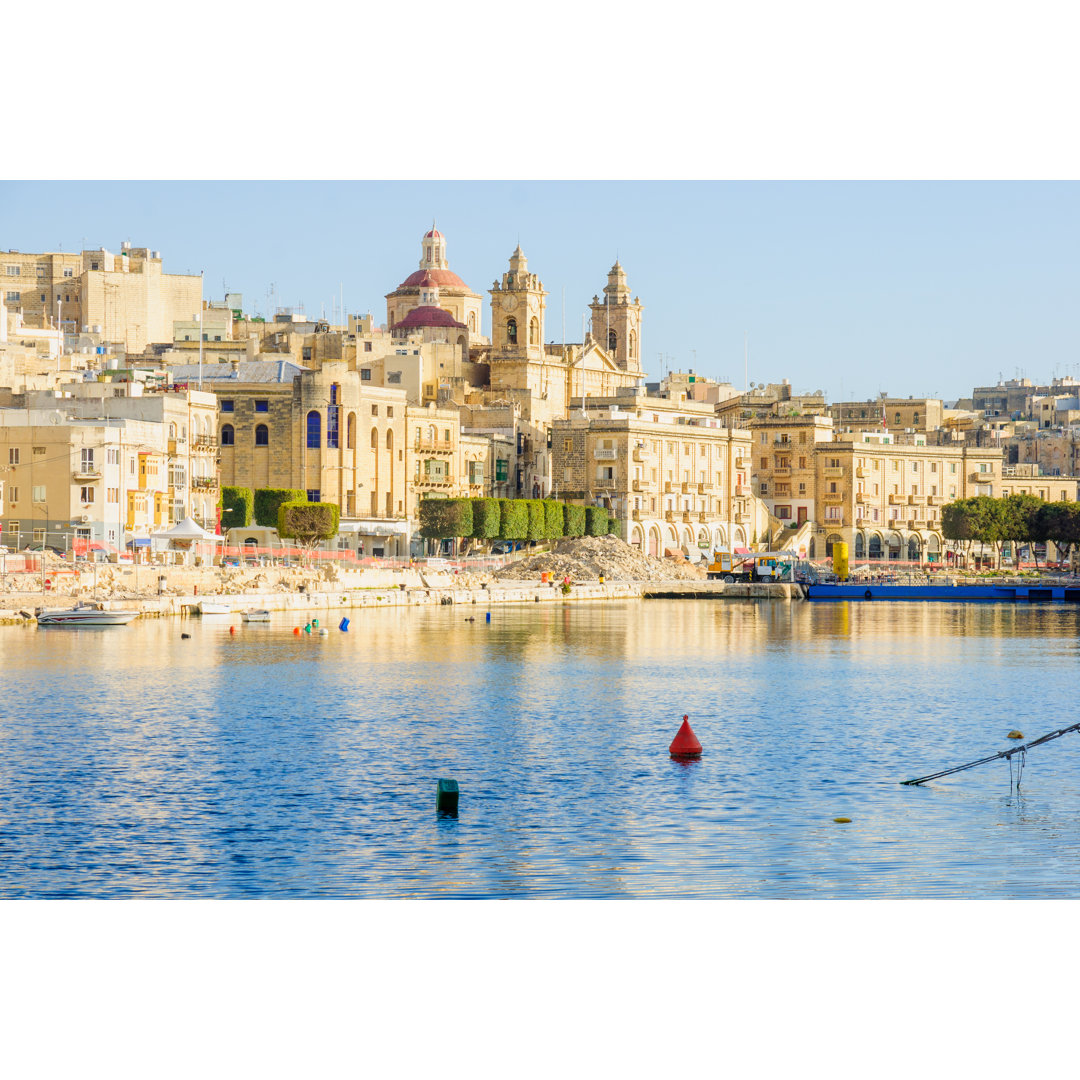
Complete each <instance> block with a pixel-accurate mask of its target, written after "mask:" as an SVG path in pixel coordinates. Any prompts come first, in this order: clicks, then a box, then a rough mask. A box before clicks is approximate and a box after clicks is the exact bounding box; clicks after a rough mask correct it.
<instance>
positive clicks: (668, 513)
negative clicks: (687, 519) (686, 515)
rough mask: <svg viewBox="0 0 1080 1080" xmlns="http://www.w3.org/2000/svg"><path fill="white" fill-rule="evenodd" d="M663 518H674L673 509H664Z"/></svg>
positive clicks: (672, 519)
mask: <svg viewBox="0 0 1080 1080" xmlns="http://www.w3.org/2000/svg"><path fill="white" fill-rule="evenodd" d="M664 520H665V521H674V520H675V511H674V510H665V511H664Z"/></svg>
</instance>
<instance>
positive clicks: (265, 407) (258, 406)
mask: <svg viewBox="0 0 1080 1080" xmlns="http://www.w3.org/2000/svg"><path fill="white" fill-rule="evenodd" d="M255 411H256V412H269V411H270V402H269V401H267V400H265V399H264V400H261V401H260V400H259V399H258V398H256V399H255Z"/></svg>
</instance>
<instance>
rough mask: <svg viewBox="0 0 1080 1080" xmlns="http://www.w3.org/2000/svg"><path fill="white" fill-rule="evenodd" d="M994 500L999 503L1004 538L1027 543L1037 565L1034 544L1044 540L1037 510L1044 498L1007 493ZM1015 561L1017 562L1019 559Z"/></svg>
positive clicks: (1043, 504)
mask: <svg viewBox="0 0 1080 1080" xmlns="http://www.w3.org/2000/svg"><path fill="white" fill-rule="evenodd" d="M995 501H996V502H999V503H1000V504H1001V516H1002V518H1003V522H1004V524H1003V532H1004V533H1006V536H1005V539H1008V540H1011V541H1013V542H1014V543H1015V544H1017V545H1020V544H1027V545H1028V546H1029V547H1030V549H1031V554H1032V556H1033V558H1034V559H1035V565H1036V567H1037V566H1038V565H1039V557H1038V555H1037V554H1036V553H1035V544H1036V542H1040V543H1041V542H1045V540H1046V537H1045V535H1043V533H1042V527H1041V525H1040V522H1039V512H1040V510H1041V509H1042V508H1043V506H1045V505H1046V503H1045V500H1043V499H1039V498H1036V496H1034V495H1007V496H1006V497H1005V498H1004V499H998V500H995ZM1017 562H1018V563H1019V559H1017Z"/></svg>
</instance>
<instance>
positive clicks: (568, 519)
mask: <svg viewBox="0 0 1080 1080" xmlns="http://www.w3.org/2000/svg"><path fill="white" fill-rule="evenodd" d="M563 515H564V516H563V536H584V535H585V507H584V506H574V505H573V504H572V503H564V504H563Z"/></svg>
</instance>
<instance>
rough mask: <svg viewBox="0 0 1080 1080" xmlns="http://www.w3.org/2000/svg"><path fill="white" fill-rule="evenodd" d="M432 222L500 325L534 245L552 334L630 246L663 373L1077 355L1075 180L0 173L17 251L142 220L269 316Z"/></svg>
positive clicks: (941, 384) (849, 391) (851, 377)
mask: <svg viewBox="0 0 1080 1080" xmlns="http://www.w3.org/2000/svg"><path fill="white" fill-rule="evenodd" d="M432 220H435V221H436V223H437V225H438V228H439V230H440V232H442V233H443V234H444V235H445V236H446V239H447V254H448V259H449V263H450V267H451V269H452V270H454V271H455V272H456V273H457V274H459V275H460V276H461V277H462V278H463V279H464V280H465V281H466V283H467V284H468V285H469V286H470V287H471V288H472V289H473V290H474V291H475V292H478V293H480V294H481V296H483V297H484V333H487V332H488V330H489V321H490V312H489V309H488V296H487V290H488V289H490V287H491V283H492V281H493V280H494V279H496V278H497V277H501V275H502V273H503V272H504V271H505V270H506V269H507V263H508V259H509V257H510V254H511V252H512V251H513V250H514V247H515V245H516V244H517V243H519V242H520V243H521V246H522V248H523V250H524V251H525V254H526V256H527V257H528V260H529V269H530V270H532V271H534V272H536V273H538V274H539V275H540V277H541V280H542V281H543V283H544V287H545V288H546V289H547V290H548V293H549V295H548V298H547V314H546V322H545V340H547V341H559V340H567V341H580V340H581V325H582V322H581V320H582V316H583V314H585V313H586V312H587V310H588V304H589V302H590V301H591V299H592V297H593V295H594V294H600V295H601V296H602V289H603V286H604V284H605V282H606V277H607V272H608V270H609V269H610V268H611V266H612V264H613V263H614V261H615V259H616V258H618V259H619V261H620V262H621V263H622V265H623V267H624V269H625V270H626V274H627V280H628V284H629V287H630V289H631V292H632V293H633V294H635V295H637V296H638V297H639V298H640V300H641V302H642V303H643V304H644V306H645V312H644V323H643V335H642V346H643V363H644V366H645V368H646V372H647V375H648V377H649V378H650V379H657V378H659V377H660V375H661V374H662V373H663V371H666V370H691V369H692V370H693V371H695V372H697V373H700V374H703V375H706V376H709V377H711V378H716V379H727V380H730V381H731V382H732V383H734V384H735V385H736V386H739V387H740V388H741V387H742V385H743V383H744V378H745V375H746V369H747V368H748V374H749V381H750V382H751V383H766V382H776V381H779V380H780V379H783V378H787V379H789V380H790V381H791V383H792V385H793V387H794V388H795V389H796V390H797V391H810V390H817V389H820V390H824V391H825V392H826V394H827V395H828V396H829V398H830V400H843V399H847V398H855V399H861V398H866V397H872V396H876V395H877V394H878V393H879V392H882V391H885V392H888V393H889V394H891V395H894V396H901V395H908V394H911V395H915V396H924V395H929V396H937V397H942V398H945V399H946V400H951V399H954V398H957V397H961V396H967V395H969V394H970V393H971V389H972V387H973V386H977V385H985V384H987V383H993V382H996V381H997V380H998V378H999V376H1003V377H1004V378H1014V377H1016V376H1017V375H1026V376H1027V377H1028V378H1031V379H1033V380H1037V381H1041V380H1048V379H1050V378H1051V377H1053V376H1055V375H1058V376H1060V375H1067V374H1072V375H1080V325H1078V322H1077V318H1076V300H1077V295H1078V286H1080V267H1078V262H1077V252H1078V251H1080V184H1077V183H1076V182H1068V181H1059V182H1020V181H1011V182H985V181H984V182H968V181H945V182H929V181H924V182H917V181H909V182H883V181H848V182H832V181H811V182H800V181H774V182H751V181H704V180H702V181H651V182H650V181H621V182H620V181H601V180H592V181H574V182H560V181H536V182H517V181H484V182H473V181H453V182H426V181H408V182H395V181H379V180H365V181H270V182H249V181H240V180H236V181H226V182H200V181H183V182H164V181H142V182H140V181H126V180H125V181H85V182H65V181H54V182H29V181H14V182H12V181H9V182H3V183H0V249H4V250H6V249H8V248H17V249H19V250H21V251H53V250H64V251H77V250H80V249H81V248H82V247H83V246H84V245H85V246H86V247H100V246H104V247H106V248H108V249H109V250H112V251H118V250H119V248H120V244H121V241H123V240H130V241H131V243H132V244H133V246H135V247H150V248H154V249H158V250H160V251H161V252H162V257H163V260H164V267H165V271H166V272H167V273H186V272H192V273H198V272H199V271H200V270H201V271H203V272H204V274H205V282H206V296H207V298H211V299H221V298H223V295H224V289H225V287H226V286H227V287H228V290H229V291H230V292H240V293H242V294H243V296H244V304H245V308H246V309H247V310H248V311H257V312H259V313H260V314H264V315H265V314H266V312H267V308H268V306H273V307H276V306H290V307H294V308H303V310H304V311H306V312H307V314H309V315H316V316H317V315H321V314H323V313H324V312H325V313H326V314H327V315H330V314H331V312H332V311H333V306H332V305H333V304H335V303H336V302H337V299H338V297H339V296H340V295H341V293H342V291H343V293H344V301H345V308H346V311H348V312H350V313H366V312H371V313H372V314H373V315H374V316H375V318H376V322H377V323H378V322H383V321H385V317H386V306H385V299H384V297H385V294H386V293H388V292H390V291H391V290H392V289H394V288H395V287H396V286H397V285H398V284H399V283H400V282H401V281H402V280H403V279H404V278H405V277H406V276H408V274H410V273H411V272H412V271H413V270H415V269H416V268H417V265H418V262H419V258H420V238H421V236H422V235H423V234H424V232H425V231H426V230H427V229H428V228H430V226H431V223H432ZM271 287H273V290H274V292H273V296H272V297H271V296H269V295H268V294H269V290H270V288H271ZM564 297H565V300H564ZM564 321H565V328H566V335H565V339H564V338H563V325H564ZM747 355H748V357H749V363H748V365H745V360H746V357H747Z"/></svg>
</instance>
